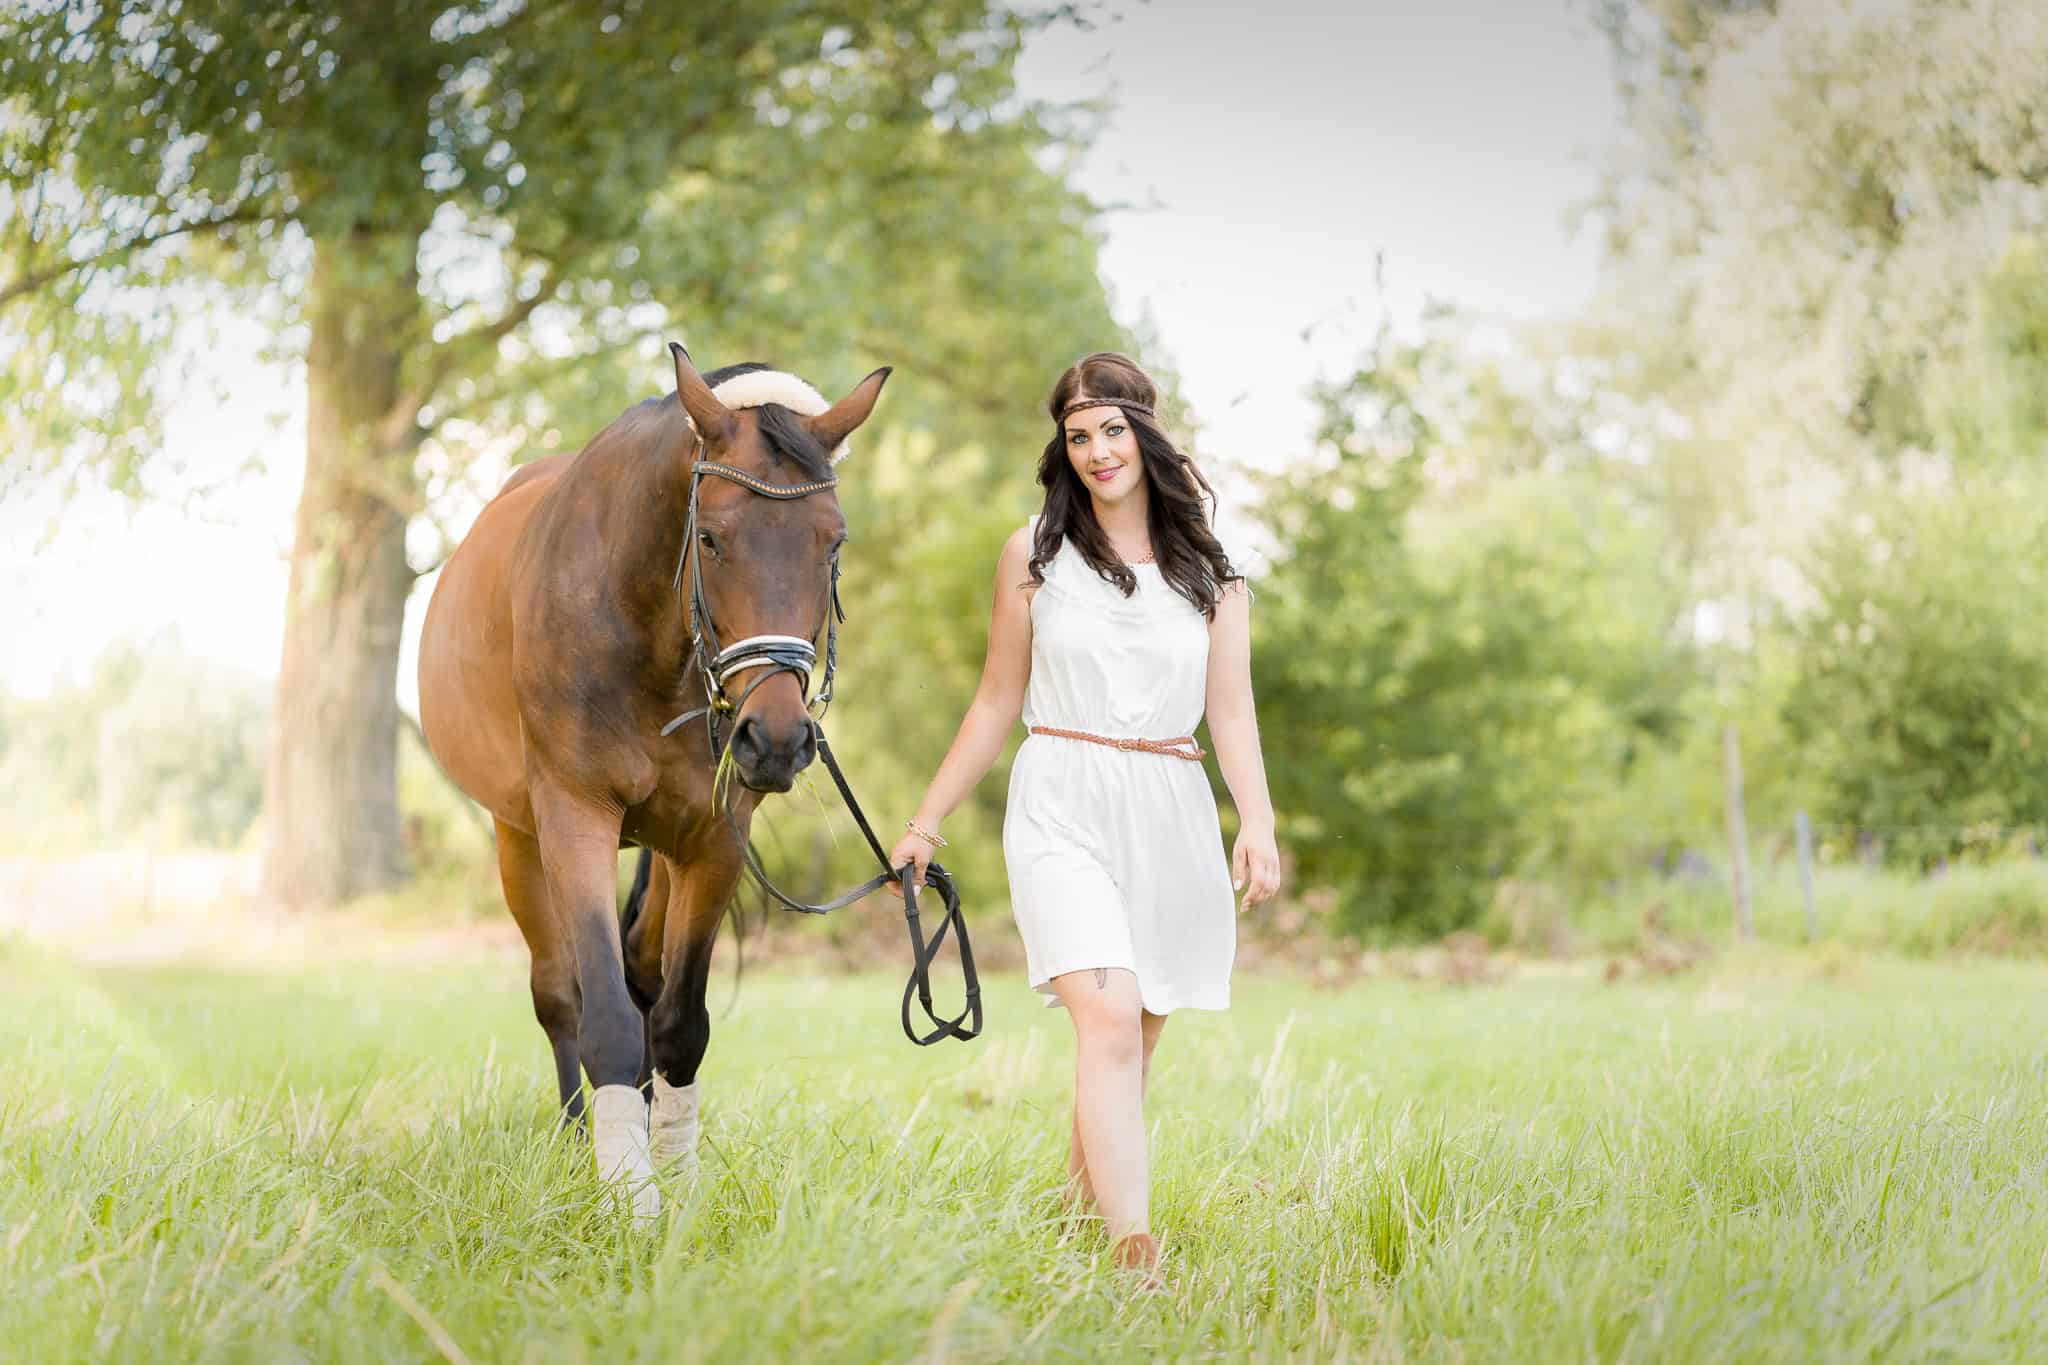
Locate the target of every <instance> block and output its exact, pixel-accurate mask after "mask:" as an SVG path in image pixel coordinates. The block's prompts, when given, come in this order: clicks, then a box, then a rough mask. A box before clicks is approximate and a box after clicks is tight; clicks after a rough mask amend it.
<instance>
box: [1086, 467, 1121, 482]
mask: <svg viewBox="0 0 2048 1365" xmlns="http://www.w3.org/2000/svg"><path fill="white" fill-rule="evenodd" d="M1122 468H1123V466H1122V465H1118V466H1117V467H1116V469H1104V470H1100V471H1098V472H1097V473H1094V474H1090V475H1089V476H1088V477H1089V478H1091V479H1093V480H1095V482H1097V483H1108V482H1109V481H1110V480H1111V479H1113V478H1115V477H1116V476H1117V473H1118V471H1119V470H1121V469H1122Z"/></svg>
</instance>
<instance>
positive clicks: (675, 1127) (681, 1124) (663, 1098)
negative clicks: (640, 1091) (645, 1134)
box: [650, 1071, 697, 1175]
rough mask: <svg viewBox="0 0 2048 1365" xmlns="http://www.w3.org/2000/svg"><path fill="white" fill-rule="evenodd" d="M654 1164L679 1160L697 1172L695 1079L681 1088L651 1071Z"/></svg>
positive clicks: (679, 1162) (678, 1161)
mask: <svg viewBox="0 0 2048 1365" xmlns="http://www.w3.org/2000/svg"><path fill="white" fill-rule="evenodd" d="M650 1127H651V1129H652V1131H651V1134H650V1137H651V1139H652V1141H653V1148H654V1164H655V1165H656V1166H658V1167H666V1166H667V1165H668V1164H669V1163H670V1162H676V1163H678V1164H679V1165H680V1166H681V1168H682V1169H683V1170H684V1171H686V1172H688V1173H689V1174H691V1175H695V1174H696V1173H697V1083H696V1082H695V1081H692V1082H691V1083H690V1084H688V1085H686V1086H682V1087H680V1088H678V1087H676V1086H673V1085H670V1084H669V1083H668V1082H667V1081H665V1080H663V1079H662V1078H661V1073H660V1072H659V1071H657V1072H655V1073H654V1113H653V1119H652V1122H651V1124H650Z"/></svg>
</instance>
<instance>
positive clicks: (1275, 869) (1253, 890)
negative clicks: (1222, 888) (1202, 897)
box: [1230, 825, 1280, 914]
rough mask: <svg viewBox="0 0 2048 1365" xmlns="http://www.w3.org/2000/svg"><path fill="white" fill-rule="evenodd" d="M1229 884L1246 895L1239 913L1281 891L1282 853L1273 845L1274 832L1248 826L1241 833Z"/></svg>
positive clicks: (1234, 852) (1233, 855) (1231, 865)
mask: <svg viewBox="0 0 2048 1365" xmlns="http://www.w3.org/2000/svg"><path fill="white" fill-rule="evenodd" d="M1247 882H1249V883H1250V886H1249V887H1247V886H1246V883H1247ZM1230 884H1231V886H1232V887H1233V888H1235V889H1237V890H1239V891H1243V892H1244V902H1243V903H1242V904H1241V905H1239V906H1238V912H1239V913H1240V914H1242V913H1243V912H1244V911H1246V910H1249V909H1251V908H1252V907H1253V906H1254V905H1257V904H1258V903H1259V902H1260V901H1265V900H1271V899H1272V898H1273V897H1274V895H1276V894H1277V893H1278V892H1279V890H1280V850H1279V848H1278V847H1277V846H1276V845H1275V844H1274V843H1273V831H1272V830H1271V829H1268V828H1265V827H1263V826H1257V825H1247V826H1245V827H1244V828H1242V829H1240V830H1238V832H1237V847H1236V848H1234V849H1233V850H1232V851H1231V855H1230Z"/></svg>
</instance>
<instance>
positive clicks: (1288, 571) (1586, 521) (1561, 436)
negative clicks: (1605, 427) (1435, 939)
mask: <svg viewBox="0 0 2048 1365" xmlns="http://www.w3.org/2000/svg"><path fill="white" fill-rule="evenodd" d="M1443 321H1444V320H1441V319H1440V320H1438V322H1437V324H1435V325H1434V326H1433V329H1432V330H1431V331H1430V332H1427V333H1425V335H1424V336H1423V337H1421V338H1420V339H1418V340H1413V341H1405V342H1395V341H1392V340H1390V339H1388V338H1385V337H1383V338H1382V339H1381V341H1380V343H1379V344H1378V346H1377V347H1376V348H1375V350H1374V352H1373V353H1372V354H1371V355H1369V356H1367V357H1366V359H1365V360H1364V362H1363V363H1362V364H1361V366H1360V368H1359V369H1358V371H1357V372H1356V373H1355V374H1353V375H1351V376H1349V377H1347V378H1345V379H1343V380H1341V381H1338V382H1334V383H1331V384H1327V385H1324V386H1321V388H1320V389H1319V392H1318V401H1319V403H1320V406H1321V409H1322V422H1321V430H1320V437H1319V458H1318V459H1317V461H1316V462H1315V463H1314V465H1313V466H1312V467H1310V468H1307V469H1304V470H1300V471H1294V472H1291V473H1288V474H1285V475H1281V476H1275V477H1274V478H1273V479H1271V480H1270V481H1269V483H1268V486H1267V488H1266V490H1265V492H1264V495H1263V497H1262V499H1261V502H1260V504H1259V506H1258V509H1257V512H1256V515H1257V516H1258V517H1259V518H1260V519H1261V520H1262V521H1264V522H1265V523H1266V524H1267V525H1268V526H1269V528H1270V529H1271V530H1272V531H1273V533H1274V535H1275V537H1276V538H1277V539H1278V540H1279V541H1280V543H1281V544H1282V545H1283V546H1284V547H1285V549H1284V557H1283V558H1281V559H1280V561H1279V562H1278V563H1276V564H1275V566H1274V567H1273V569H1272V570H1271V571H1270V572H1269V573H1268V575H1267V576H1266V579H1265V580H1264V582H1263V584H1262V585H1261V592H1260V603H1261V607H1260V611H1259V612H1258V613H1257V614H1256V615H1255V623H1256V630H1257V632H1258V634H1257V639H1256V641H1255V647H1254V649H1253V656H1252V657H1253V670H1254V675H1255V677H1254V685H1255V688H1256V690H1257V692H1258V694H1259V698H1260V725H1261V730H1262V732H1263V733H1264V734H1265V736H1266V740H1267V744H1268V747H1269V749H1270V750H1271V752H1272V753H1273V755H1274V762H1273V764H1272V765H1271V778H1272V783H1273V796H1274V801H1275V804H1276V807H1277V808H1278V809H1279V810H1280V811H1281V812H1282V818H1283V823H1284V829H1283V832H1282V842H1283V843H1285V844H1286V845H1287V846H1288V847H1289V848H1290V849H1291V850H1292V851H1293V852H1294V853H1295V855H1296V858H1297V861H1298V866H1299V876H1300V878H1301V880H1302V882H1303V883H1304V884H1305V885H1314V884H1324V885H1328V886H1331V887H1333V888H1335V889H1336V891H1337V895H1338V907H1339V917H1340V919H1341V920H1342V921H1343V922H1344V923H1345V924H1347V925H1348V926H1349V927H1350V928H1352V929H1354V930H1366V929H1370V928H1378V927H1385V926H1389V925H1393V926H1399V927H1401V928H1405V929H1420V930H1436V931H1441V930H1444V929H1449V928H1455V927H1457V926H1459V925H1461V924H1465V923H1469V922H1470V921H1471V920H1472V919H1473V918H1474V917H1475V916H1476V915H1477V913H1478V912H1479V910H1480V909H1481V908H1482V905H1483V898H1482V892H1483V890H1484V888H1485V887H1486V886H1487V885H1488V884H1489V883H1490V882H1492V881H1493V879H1495V878H1497V877H1499V876H1501V875H1503V874H1506V873H1509V872H1513V871H1517V870H1524V869H1535V870H1541V871H1548V872H1566V873H1584V872H1586V871H1588V870H1589V869H1588V868H1587V867H1586V866H1585V863H1586V862H1587V853H1588V849H1589V848H1591V849H1592V850H1593V851H1594V857H1595V858H1596V859H1597V858H1598V857H1599V856H1600V855H1601V854H1602V853H1606V854H1608V856H1610V857H1611V845H1612V840H1611V839H1608V840H1606V841H1605V842H1606V844H1607V847H1605V848H1603V847H1601V844H1602V837H1601V836H1606V835H1607V834H1608V833H1609V831H1606V830H1601V831H1598V832H1597V833H1595V834H1593V835H1592V836H1591V837H1589V832H1588V831H1585V830H1583V829H1582V828H1581V826H1582V823H1583V817H1582V812H1583V811H1584V810H1585V809H1586V808H1587V807H1588V805H1589V804H1590V803H1591V802H1592V801H1593V800H1595V799H1598V798H1602V797H1604V796H1605V794H1606V793H1607V792H1609V791H1611V790H1612V789H1613V788H1615V787H1616V786H1617V785H1619V784H1620V783H1621V782H1622V781H1623V780H1624V779H1625V778H1626V777H1627V775H1628V773H1629V771H1630V769H1631V767H1632V766H1633V765H1634V764H1636V763H1637V762H1639V761H1640V760H1641V759H1642V757H1643V755H1644V754H1645V753H1646V752H1647V751H1649V750H1651V749H1653V748H1656V747H1657V746H1660V745H1663V744H1664V743H1666V742H1667V740H1668V739H1669V738H1670V736H1671V732H1672V731H1673V729H1674V728H1675V726H1676V724H1677V719H1678V714H1679V704H1680V701H1681V698H1682V696H1683V694H1684V692H1685V690H1686V688H1687V687H1688V686H1689V685H1690V683H1691V681H1692V677H1693V673H1692V669H1691V663H1690V656H1689V653H1688V651H1687V650H1686V648H1685V646H1684V644H1683V641H1682V639H1681V637H1680V635H1679V632H1678V630H1677V624H1678V620H1679V617H1680V615H1681V605H1680V604H1681V601H1682V598H1681V596H1680V593H1679V584H1678V582H1677V580H1676V577H1675V575H1674V574H1673V573H1672V572H1671V568H1670V557H1669V555H1668V554H1667V553H1666V540H1667V537H1666V536H1665V534H1664V532H1663V529H1662V527H1661V525H1660V523H1659V521H1658V520H1657V518H1656V516H1655V509H1654V507H1653V506H1652V505H1650V504H1647V503H1646V502H1645V501H1644V500H1643V499H1642V498H1641V497H1640V496H1639V495H1638V494H1637V493H1636V492H1634V491H1632V489H1631V486H1630V478H1629V477H1628V471H1627V470H1626V468H1625V467H1624V468H1619V469H1618V468H1615V467H1614V465H1615V464H1616V463H1617V462H1615V461H1612V460H1610V459H1609V458H1608V457H1606V456H1604V455H1603V454H1601V453H1600V452H1599V451H1598V450H1597V448H1596V447H1595V446H1594V445H1593V444H1592V443H1591V441H1590V440H1589V439H1588V436H1589V429H1590V425H1591V424H1590V423H1588V421H1587V414H1586V411H1585V410H1584V409H1583V408H1582V407H1581V408H1578V409H1577V414H1578V415H1577V420H1576V421H1575V420H1573V418H1572V414H1573V412H1574V410H1575V409H1574V406H1573V404H1572V403H1571V402H1570V401H1567V400H1565V399H1563V398H1561V397H1560V395H1559V393H1558V391H1557V389H1556V387H1555V385H1553V384H1549V383H1546V382H1545V381H1544V379H1543V378H1541V377H1539V379H1538V380H1536V381H1535V382H1526V381H1524V382H1517V381H1515V380H1514V379H1512V378H1511V377H1510V376H1509V375H1508V374H1506V373H1505V372H1504V371H1503V370H1502V369H1501V368H1500V367H1498V366H1494V365H1489V364H1487V363H1485V362H1482V361H1480V360H1478V359H1477V358H1476V357H1475V356H1474V355H1473V354H1472V353H1471V351H1470V348H1469V347H1468V346H1466V345H1465V344H1464V343H1463V341H1462V338H1461V337H1460V336H1459V334H1458V333H1457V332H1456V330H1455V329H1453V328H1450V327H1446V326H1444V325H1443ZM1538 374H1539V376H1542V374H1543V371H1542V369H1541V367H1538ZM1599 870H1603V871H1605V870H1608V869H1606V868H1601V869H1599Z"/></svg>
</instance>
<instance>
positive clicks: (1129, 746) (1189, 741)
mask: <svg viewBox="0 0 2048 1365" xmlns="http://www.w3.org/2000/svg"><path fill="white" fill-rule="evenodd" d="M1031 733H1032V734H1034V735H1058V736H1059V737H1060V738H1061V739H1085V740H1087V741H1088V742H1089V743H1091V744H1107V745H1108V746H1109V747H1110V748H1112V749H1123V750H1125V751H1127V752H1139V753H1147V754H1165V755H1167V756H1168V757H1169V758H1185V759H1188V760H1189V761H1191V762H1195V763H1200V762H1201V761H1202V760H1203V759H1204V758H1206V757H1208V755H1207V754H1205V753H1203V752H1202V746H1201V745H1199V744H1197V743H1195V737H1194V736H1193V735H1182V736H1181V737H1180V738H1179V739H1111V738H1110V737H1109V736H1108V735H1091V734H1089V733H1088V732H1087V731H1086V730H1057V729H1054V728H1053V727H1052V726H1050V725H1034V726H1032V727H1031ZM1181 745H1186V746H1187V747H1186V748H1181V747H1179V746H1181Z"/></svg>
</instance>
